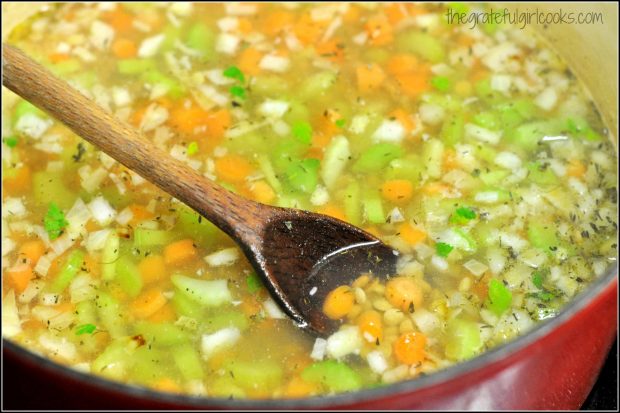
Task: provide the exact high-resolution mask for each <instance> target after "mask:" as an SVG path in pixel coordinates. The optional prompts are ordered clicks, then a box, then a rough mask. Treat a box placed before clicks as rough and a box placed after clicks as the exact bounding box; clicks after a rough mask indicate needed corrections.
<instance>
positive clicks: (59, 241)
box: [50, 232, 75, 256]
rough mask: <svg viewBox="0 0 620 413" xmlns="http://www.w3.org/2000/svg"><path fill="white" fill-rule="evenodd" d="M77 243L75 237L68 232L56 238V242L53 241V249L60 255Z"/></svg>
mask: <svg viewBox="0 0 620 413" xmlns="http://www.w3.org/2000/svg"><path fill="white" fill-rule="evenodd" d="M74 243H75V238H73V237H72V236H71V234H69V233H68V232H66V233H64V234H62V235H61V236H60V237H58V238H56V239H55V240H54V242H52V243H51V245H50V246H51V247H52V250H53V251H54V253H55V254H56V256H59V255H61V254H63V253H64V252H65V251H67V250H68V249H69V248H71V246H72V245H73V244H74Z"/></svg>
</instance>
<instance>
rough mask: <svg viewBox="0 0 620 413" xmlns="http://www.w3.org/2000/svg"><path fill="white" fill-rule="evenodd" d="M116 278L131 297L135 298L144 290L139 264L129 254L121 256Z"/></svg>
mask: <svg viewBox="0 0 620 413" xmlns="http://www.w3.org/2000/svg"><path fill="white" fill-rule="evenodd" d="M115 270H116V275H115V276H114V280H115V281H116V282H117V283H118V284H119V285H120V286H121V288H122V289H123V291H125V292H126V293H127V294H128V295H129V296H130V297H132V298H135V297H137V296H138V294H140V291H141V290H142V284H143V283H142V277H141V276H140V271H138V266H137V265H136V264H135V263H134V262H133V261H132V260H131V258H129V256H127V255H123V256H121V257H120V258H119V259H118V261H117V262H116V268H115Z"/></svg>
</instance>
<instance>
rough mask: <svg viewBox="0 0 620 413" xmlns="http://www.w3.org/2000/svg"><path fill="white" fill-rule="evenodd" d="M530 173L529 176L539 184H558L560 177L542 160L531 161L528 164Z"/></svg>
mask: <svg viewBox="0 0 620 413" xmlns="http://www.w3.org/2000/svg"><path fill="white" fill-rule="evenodd" d="M526 166H527V169H528V171H529V174H528V176H527V178H528V179H529V180H530V181H532V182H534V183H536V184H538V185H543V186H547V185H557V184H559V180H558V177H557V176H556V175H555V174H554V173H553V171H552V170H551V168H549V167H548V165H544V164H543V163H542V162H540V161H534V162H529V163H528V164H527V165H526Z"/></svg>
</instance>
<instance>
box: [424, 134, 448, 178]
mask: <svg viewBox="0 0 620 413" xmlns="http://www.w3.org/2000/svg"><path fill="white" fill-rule="evenodd" d="M443 154H444V144H443V142H442V141H440V140H439V139H434V138H431V139H429V140H427V141H426V142H424V145H423V147H422V160H423V161H424V162H425V164H426V173H427V174H428V176H429V177H430V178H435V179H438V178H439V177H440V176H441V174H442V169H443Z"/></svg>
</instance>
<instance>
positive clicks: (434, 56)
mask: <svg viewBox="0 0 620 413" xmlns="http://www.w3.org/2000/svg"><path fill="white" fill-rule="evenodd" d="M396 48H397V49H398V50H400V51H403V52H410V53H415V54H417V55H418V56H420V57H422V58H423V59H426V60H429V61H430V62H432V63H439V62H441V61H443V60H444V59H445V55H446V54H445V51H444V47H443V45H442V43H441V40H439V39H438V38H437V37H435V36H433V35H431V34H429V33H424V32H420V31H417V30H415V31H412V30H409V31H406V32H404V33H402V34H400V35H399V36H398V37H397V38H396Z"/></svg>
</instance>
